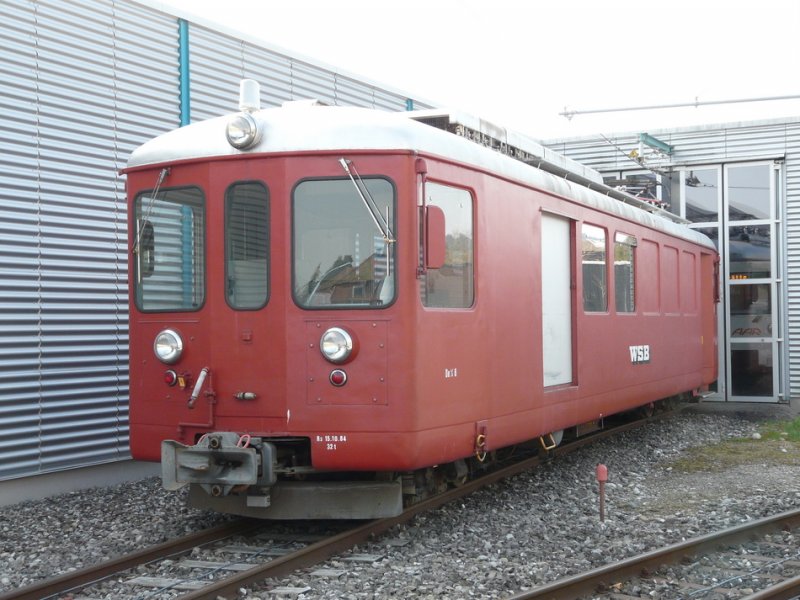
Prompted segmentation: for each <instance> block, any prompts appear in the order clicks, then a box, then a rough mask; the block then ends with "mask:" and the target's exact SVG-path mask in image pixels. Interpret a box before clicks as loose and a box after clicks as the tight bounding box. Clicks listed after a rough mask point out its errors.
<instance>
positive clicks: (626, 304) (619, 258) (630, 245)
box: [614, 233, 636, 313]
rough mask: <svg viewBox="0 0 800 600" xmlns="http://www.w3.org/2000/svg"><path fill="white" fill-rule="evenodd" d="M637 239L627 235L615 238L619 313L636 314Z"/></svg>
mask: <svg viewBox="0 0 800 600" xmlns="http://www.w3.org/2000/svg"><path fill="white" fill-rule="evenodd" d="M635 248H636V238H635V237H633V236H632V235H628V234H627V233H617V234H616V236H615V237H614V298H615V304H616V308H617V312H618V313H632V312H636V302H635V288H636V281H635V279H636V269H635V261H634V256H635Z"/></svg>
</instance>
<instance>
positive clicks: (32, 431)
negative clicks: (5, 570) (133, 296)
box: [0, 0, 178, 479]
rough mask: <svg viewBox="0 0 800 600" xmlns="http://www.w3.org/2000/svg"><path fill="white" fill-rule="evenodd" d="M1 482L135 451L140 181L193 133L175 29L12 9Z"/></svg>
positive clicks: (0, 323) (97, 6) (1, 126)
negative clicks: (129, 223) (132, 253)
mask: <svg viewBox="0 0 800 600" xmlns="http://www.w3.org/2000/svg"><path fill="white" fill-rule="evenodd" d="M0 39H2V41H3V43H2V47H0V73H1V74H2V76H1V77H0V131H1V132H2V139H1V140H0V144H2V151H1V152H0V479H2V478H8V477H12V476H19V475H24V474H31V473H38V472H45V471H51V470H56V469H62V468H66V467H71V466H75V465H82V464H89V463H97V462H105V461H110V460H116V459H119V458H123V457H126V456H127V455H128V427H127V413H128V408H127V401H128V391H127V388H128V366H127V344H128V334H127V292H126V288H127V263H126V247H127V234H126V216H125V194H124V182H123V181H122V180H120V179H119V178H118V177H117V175H116V173H117V170H118V169H119V168H120V167H122V166H123V165H124V164H125V162H126V160H127V156H128V155H129V154H130V152H131V151H132V150H133V148H134V147H136V146H137V145H138V144H140V143H141V142H142V141H143V140H145V139H146V138H147V137H149V136H152V135H155V134H156V133H158V132H161V131H164V130H167V129H170V128H173V127H175V126H177V124H178V111H177V106H176V103H175V97H176V95H177V80H176V77H175V73H176V70H177V58H176V56H177V54H176V53H177V40H176V35H175V19H174V17H168V16H165V15H162V14H159V13H157V12H155V11H152V10H148V9H144V8H143V7H140V6H138V5H130V4H128V3H120V2H113V1H111V0H91V1H82V2H65V1H58V0H56V1H52V0H51V1H39V2H24V1H22V2H20V1H11V2H7V1H3V2H0Z"/></svg>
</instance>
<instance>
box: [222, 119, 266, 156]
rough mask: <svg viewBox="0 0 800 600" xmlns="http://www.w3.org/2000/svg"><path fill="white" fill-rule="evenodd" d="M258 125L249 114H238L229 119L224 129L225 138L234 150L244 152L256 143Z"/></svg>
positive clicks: (258, 132)
mask: <svg viewBox="0 0 800 600" xmlns="http://www.w3.org/2000/svg"><path fill="white" fill-rule="evenodd" d="M259 134H260V131H259V129H258V123H257V122H256V120H255V119H254V118H253V115H251V114H250V113H246V112H243V113H239V114H238V115H234V116H233V117H231V119H230V121H228V125H227V127H226V128H225V136H226V137H227V138H228V142H229V143H230V145H231V146H233V147H234V148H238V149H239V150H245V149H247V148H249V147H250V146H252V145H253V144H255V143H256V142H257V141H258V137H259Z"/></svg>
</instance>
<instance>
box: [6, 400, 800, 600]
mask: <svg viewBox="0 0 800 600" xmlns="http://www.w3.org/2000/svg"><path fill="white" fill-rule="evenodd" d="M708 412H709V411H707V410H700V411H696V410H695V411H691V412H689V413H687V414H683V415H680V416H677V417H674V418H670V419H668V420H664V421H661V422H658V423H654V424H651V425H648V426H647V427H645V428H644V429H641V430H637V431H634V432H630V433H627V434H622V435H621V436H618V437H616V438H614V439H613V440H606V441H601V442H598V443H595V444H592V445H590V446H588V447H586V448H583V449H581V450H579V451H577V452H575V453H573V454H570V455H569V456H566V457H562V458H559V459H558V460H556V461H554V462H551V463H549V464H547V465H545V466H543V467H541V468H539V469H537V470H535V471H532V472H529V473H526V474H524V475H520V476H517V477H515V478H513V479H511V480H509V481H506V482H501V483H498V484H495V485H493V486H491V487H490V488H488V489H486V490H483V491H480V492H478V493H476V494H474V495H472V496H471V497H469V498H468V499H466V500H464V501H462V502H461V503H458V504H454V505H449V506H446V507H443V508H440V509H438V510H436V511H434V512H432V513H429V514H426V515H422V516H418V517H417V518H416V519H414V520H413V521H412V522H411V523H410V524H407V525H403V526H398V527H395V528H394V529H392V530H391V531H390V532H389V533H388V534H386V535H384V536H382V537H381V538H379V539H376V540H375V541H374V542H371V543H369V544H364V545H362V546H360V547H359V548H357V549H356V550H355V552H358V553H368V554H374V555H379V556H380V557H381V558H379V559H377V560H374V561H372V562H368V563H361V562H351V561H348V560H347V558H348V555H343V556H341V557H337V559H335V560H331V561H329V562H328V563H325V564H323V565H318V566H317V567H314V568H313V569H308V570H307V571H304V572H301V573H299V574H297V575H294V576H291V577H287V578H284V579H280V580H275V581H266V582H264V584H263V585H260V586H257V587H256V586H254V587H251V588H249V589H247V590H243V591H242V592H243V593H242V596H241V597H243V598H249V599H251V600H255V599H257V598H258V599H266V598H270V599H271V598H276V597H291V596H292V594H291V593H290V592H286V593H284V594H280V595H278V594H275V593H274V591H271V590H275V589H276V588H296V589H298V591H299V590H301V589H306V590H307V591H306V592H304V593H302V594H300V595H295V596H294V597H297V598H309V599H311V598H315V599H316V598H326V599H334V598H336V599H362V598H365V599H366V598H387V597H388V598H408V597H416V598H436V599H439V598H506V597H508V596H510V595H512V594H514V593H516V592H519V591H521V590H523V589H526V588H530V587H533V586H536V585H540V584H543V583H546V582H550V581H553V580H555V579H558V578H561V577H563V576H566V575H569V574H573V573H577V572H580V571H583V570H586V569H589V568H593V567H598V566H601V565H603V564H606V563H608V562H611V561H615V560H619V559H622V558H625V557H627V556H631V555H634V554H638V553H641V552H643V551H646V550H650V549H654V548H658V547H662V546H664V545H667V544H670V543H673V542H676V541H680V540H682V539H685V538H688V537H694V536H697V535H700V534H703V533H707V532H710V531H716V530H718V529H722V528H725V527H729V526H731V525H733V524H736V523H740V522H744V521H747V520H750V519H753V518H757V517H761V516H766V515H770V514H775V513H778V512H783V511H786V510H790V509H793V508H797V507H800V478H798V475H800V467H794V466H777V465H746V466H742V467H737V468H736V469H732V470H727V471H722V472H715V473H704V474H684V473H677V472H676V471H674V470H668V465H669V462H670V461H671V460H672V459H674V458H676V457H678V456H679V455H680V454H681V452H682V451H683V450H684V449H686V448H688V447H692V446H703V445H707V444H711V443H714V442H717V441H720V440H723V439H726V438H730V437H749V436H751V435H752V434H753V433H754V432H755V431H756V429H757V426H758V423H757V419H756V418H755V417H753V416H747V415H744V416H743V415H741V414H737V413H734V412H726V411H723V412H722V413H719V414H713V413H714V412H715V411H713V410H712V411H710V412H711V413H712V414H704V413H708ZM598 463H604V464H606V465H607V466H608V472H609V482H608V484H607V485H606V496H607V501H606V520H605V522H603V523H601V522H600V519H599V515H598V494H597V483H596V481H595V468H596V466H597V464H598ZM181 500H182V496H181V495H180V494H178V495H176V494H175V493H171V492H165V491H163V490H161V489H160V485H159V483H158V481H157V480H155V479H148V480H144V481H141V482H136V483H129V484H123V485H118V486H115V487H112V488H104V489H94V490H88V491H84V492H75V493H71V494H67V495H63V496H59V497H55V498H51V499H47V500H43V501H37V502H26V503H22V504H18V505H13V506H8V507H3V508H0V593H2V592H3V591H8V590H11V589H15V588H17V587H20V586H23V585H26V584H30V583H32V582H33V581H35V580H39V579H42V578H45V577H49V576H53V575H56V574H58V573H61V572H64V571H65V570H68V569H72V568H81V567H84V566H88V565H90V564H92V563H96V562H99V561H102V560H105V559H108V558H111V557H113V556H116V555H118V554H121V553H124V552H128V551H131V550H134V549H136V548H141V547H144V546H146V545H150V544H153V543H156V542H160V541H164V540H166V539H168V538H169V537H171V536H175V535H179V534H182V533H187V532H190V531H195V530H198V529H201V528H204V527H208V526H211V525H214V524H217V523H219V522H221V521H223V520H224V519H226V518H227V517H224V516H220V515H214V514H210V513H204V512H199V511H195V510H193V509H189V508H186V507H185V506H184V504H183V502H182V501H181ZM318 569H326V571H324V573H327V575H326V574H323V575H314V574H312V573H313V572H314V571H316V570H318Z"/></svg>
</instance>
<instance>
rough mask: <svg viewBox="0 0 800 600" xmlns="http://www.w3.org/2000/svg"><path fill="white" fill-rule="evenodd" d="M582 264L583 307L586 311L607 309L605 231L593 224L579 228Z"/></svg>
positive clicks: (603, 310)
mask: <svg viewBox="0 0 800 600" xmlns="http://www.w3.org/2000/svg"><path fill="white" fill-rule="evenodd" d="M581 257H582V264H583V309H584V310H585V311H586V312H605V311H606V310H608V285H607V277H606V232H605V230H604V229H601V228H600V227H597V226H595V225H586V224H584V225H583V227H582V228H581Z"/></svg>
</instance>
